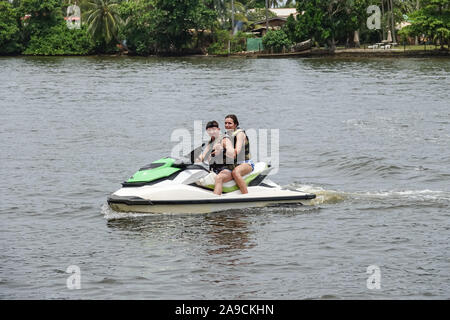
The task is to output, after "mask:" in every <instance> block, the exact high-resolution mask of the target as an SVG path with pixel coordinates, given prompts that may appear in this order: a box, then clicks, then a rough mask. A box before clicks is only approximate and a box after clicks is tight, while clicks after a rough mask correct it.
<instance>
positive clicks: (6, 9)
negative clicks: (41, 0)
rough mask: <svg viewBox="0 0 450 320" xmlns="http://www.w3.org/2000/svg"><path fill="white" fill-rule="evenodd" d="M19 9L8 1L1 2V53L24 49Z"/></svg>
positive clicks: (18, 51)
mask: <svg viewBox="0 0 450 320" xmlns="http://www.w3.org/2000/svg"><path fill="white" fill-rule="evenodd" d="M19 17H20V16H19V14H18V11H17V10H16V9H15V8H13V6H12V5H11V4H10V3H9V2H6V1H2V2H0V54H16V53H20V52H21V51H22V45H21V39H20V28H19V26H20V24H19V21H20V19H19Z"/></svg>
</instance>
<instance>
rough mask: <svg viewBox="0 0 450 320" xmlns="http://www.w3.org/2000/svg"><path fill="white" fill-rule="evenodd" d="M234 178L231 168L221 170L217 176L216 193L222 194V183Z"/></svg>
mask: <svg viewBox="0 0 450 320" xmlns="http://www.w3.org/2000/svg"><path fill="white" fill-rule="evenodd" d="M231 180H233V176H232V175H231V171H230V170H222V171H220V172H219V174H218V175H217V176H216V184H215V186H214V193H215V194H217V195H221V194H222V187H223V186H222V185H223V184H224V183H225V182H228V181H231Z"/></svg>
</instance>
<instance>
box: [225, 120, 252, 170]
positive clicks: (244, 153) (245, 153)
mask: <svg viewBox="0 0 450 320" xmlns="http://www.w3.org/2000/svg"><path fill="white" fill-rule="evenodd" d="M239 132H243V133H244V134H245V141H244V146H243V148H242V149H241V152H240V153H239V154H237V155H236V156H235V157H234V159H232V161H230V159H227V160H226V162H224V163H226V168H227V169H230V170H233V169H234V168H236V167H237V166H238V161H240V162H241V161H244V160H250V158H251V155H250V140H249V139H248V136H247V134H246V133H245V130H243V129H241V128H237V129H236V130H234V132H233V133H231V134H228V137H229V138H230V140H231V143H232V144H233V147H234V148H235V147H236V143H237V135H238V133H239ZM225 152H226V151H225V150H224V155H225ZM224 157H225V156H224ZM230 162H233V163H230Z"/></svg>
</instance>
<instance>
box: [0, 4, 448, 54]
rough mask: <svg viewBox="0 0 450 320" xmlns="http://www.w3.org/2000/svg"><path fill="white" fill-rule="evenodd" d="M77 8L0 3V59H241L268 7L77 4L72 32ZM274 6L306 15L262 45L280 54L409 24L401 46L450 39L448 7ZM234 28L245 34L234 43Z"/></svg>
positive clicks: (377, 36)
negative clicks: (203, 55)
mask: <svg viewBox="0 0 450 320" xmlns="http://www.w3.org/2000/svg"><path fill="white" fill-rule="evenodd" d="M73 3H74V1H73V0H14V1H5V0H0V54H21V53H23V54H31V55H63V54H70V55H84V54H91V53H97V54H98V53H115V52H119V51H120V50H127V51H128V53H129V54H136V55H149V54H185V53H190V52H192V53H193V52H206V51H207V52H209V53H211V54H227V53H228V52H238V51H244V50H245V49H246V38H247V37H251V36H252V34H251V33H249V31H251V29H252V28H257V27H258V26H256V25H255V22H258V21H264V20H265V18H266V10H265V8H264V7H265V3H266V1H265V0H234V1H230V0H177V1H174V0H128V1H127V0H79V1H77V4H78V5H79V6H80V7H81V13H82V17H81V22H82V27H81V29H69V28H67V27H66V21H65V20H64V17H65V16H66V15H67V13H66V11H67V7H68V6H69V5H70V4H73ZM418 3H420V6H419V7H418ZM373 4H375V5H377V6H381V9H382V16H381V24H382V30H369V29H368V28H367V26H366V20H367V17H368V15H369V14H368V13H367V11H366V10H367V7H368V6H369V5H373ZM269 5H270V7H275V8H276V7H281V6H283V5H286V6H288V7H292V6H294V5H295V6H296V9H297V12H301V13H303V14H298V15H297V16H296V17H295V18H294V17H293V16H291V17H289V18H288V19H287V22H286V24H285V25H284V26H283V27H282V29H281V30H277V31H274V30H272V31H270V32H268V33H267V35H266V36H265V37H264V44H265V47H266V48H268V49H269V50H271V51H275V52H277V51H280V50H282V48H283V47H285V48H288V47H289V46H290V45H291V44H293V43H298V42H302V41H305V40H308V39H312V40H313V42H314V44H315V45H316V46H317V45H320V46H326V47H328V48H329V49H330V50H331V51H333V50H334V49H335V48H336V46H337V45H340V46H342V45H345V46H348V47H352V46H358V45H359V40H361V41H362V42H365V43H374V42H380V41H381V40H383V39H386V37H387V30H392V25H393V21H395V23H399V22H402V21H408V22H411V25H410V26H408V27H406V28H404V30H402V31H401V32H400V36H401V37H402V39H406V38H407V37H411V36H419V37H420V38H421V39H427V41H434V42H435V43H440V44H441V46H443V45H444V43H446V42H449V38H450V22H449V21H450V18H449V16H450V0H420V1H419V2H418V1H417V0H297V1H295V3H294V1H290V0H288V1H282V0H269ZM392 6H393V8H394V10H393V11H392V10H391V7H392ZM232 8H234V11H232ZM232 13H234V14H232ZM268 15H269V17H271V16H274V14H273V13H272V12H270V11H269V12H268ZM392 16H393V17H394V20H392ZM232 21H234V23H235V24H234V25H235V26H236V25H238V26H239V28H240V30H242V31H243V32H240V33H238V34H236V35H232V31H231V30H232ZM394 31H395V30H394ZM245 32H247V33H245ZM397 39H399V38H397Z"/></svg>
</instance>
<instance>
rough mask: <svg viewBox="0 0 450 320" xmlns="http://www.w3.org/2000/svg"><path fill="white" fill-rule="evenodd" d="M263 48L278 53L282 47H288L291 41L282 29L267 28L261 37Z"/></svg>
mask: <svg viewBox="0 0 450 320" xmlns="http://www.w3.org/2000/svg"><path fill="white" fill-rule="evenodd" d="M262 43H263V46H264V48H265V49H267V50H270V51H273V52H274V53H279V52H281V51H282V50H283V48H284V49H286V50H287V49H289V47H290V46H291V44H292V43H291V41H290V40H289V39H288V36H287V35H286V33H285V32H284V31H283V30H269V32H267V33H266V35H265V36H264V37H263V39H262Z"/></svg>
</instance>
